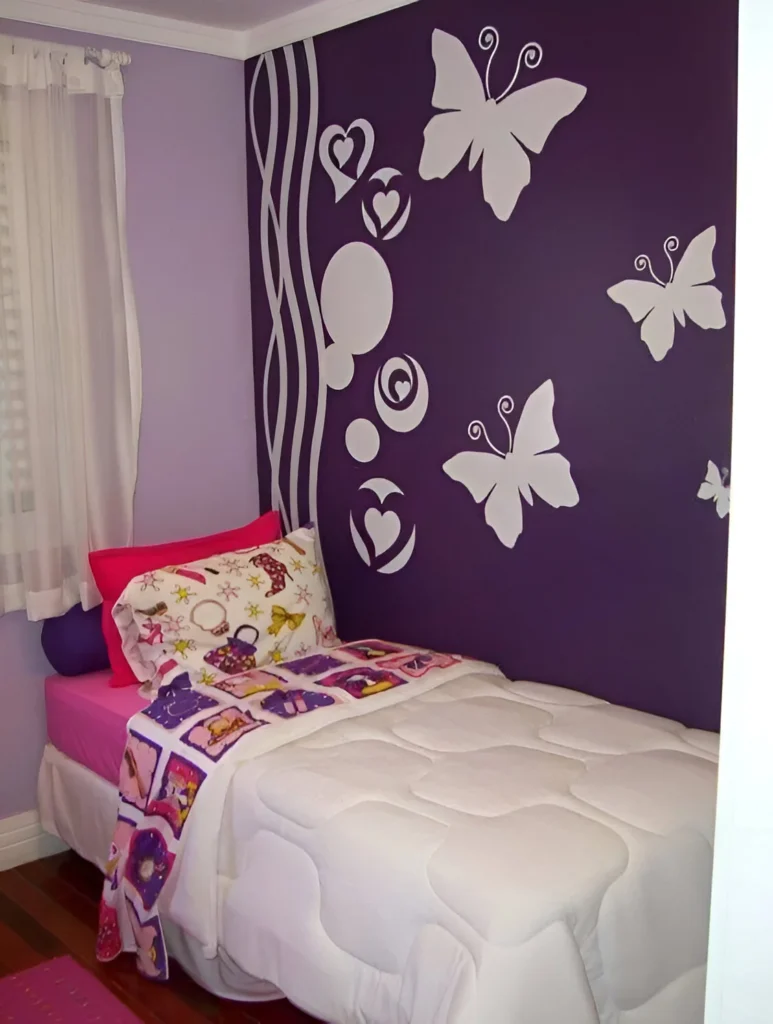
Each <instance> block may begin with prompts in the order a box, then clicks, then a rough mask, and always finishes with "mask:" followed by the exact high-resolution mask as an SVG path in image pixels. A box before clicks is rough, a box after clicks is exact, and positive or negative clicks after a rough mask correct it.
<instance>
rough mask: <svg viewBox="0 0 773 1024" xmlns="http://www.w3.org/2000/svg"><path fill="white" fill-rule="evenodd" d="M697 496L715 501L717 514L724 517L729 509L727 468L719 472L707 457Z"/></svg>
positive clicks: (721, 517)
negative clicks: (704, 474) (707, 460)
mask: <svg viewBox="0 0 773 1024" xmlns="http://www.w3.org/2000/svg"><path fill="white" fill-rule="evenodd" d="M698 497H699V498H703V500H704V501H713V502H715V503H716V508H717V515H718V516H719V518H720V519H724V518H725V516H726V515H727V513H728V512H729V511H730V485H729V484H728V483H727V470H726V469H723V470H722V472H721V473H720V472H719V468H718V466H717V464H716V463H715V462H712V461H711V459H709V464H708V466H707V467H706V479H705V480H704V481H703V483H702V484H701V485H700V487H699V488H698Z"/></svg>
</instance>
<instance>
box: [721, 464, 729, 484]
mask: <svg viewBox="0 0 773 1024" xmlns="http://www.w3.org/2000/svg"><path fill="white" fill-rule="evenodd" d="M729 476H730V470H729V469H727V467H726V466H723V467H722V486H723V487H727V478H728V477H729Z"/></svg>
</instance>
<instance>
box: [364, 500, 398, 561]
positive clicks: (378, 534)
mask: <svg viewBox="0 0 773 1024" xmlns="http://www.w3.org/2000/svg"><path fill="white" fill-rule="evenodd" d="M365 530H366V531H367V533H368V536H369V537H370V539H371V540H372V541H373V547H374V548H375V551H376V555H377V556H378V555H382V554H383V553H384V552H385V551H388V550H389V549H390V548H391V547H392V545H393V544H394V542H395V541H396V540H397V538H398V537H399V536H400V517H399V516H398V514H397V513H396V512H392V511H391V510H390V511H388V512H379V510H378V509H377V508H369V509H368V511H367V512H366V513H365Z"/></svg>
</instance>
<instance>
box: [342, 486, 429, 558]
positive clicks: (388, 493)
mask: <svg viewBox="0 0 773 1024" xmlns="http://www.w3.org/2000/svg"><path fill="white" fill-rule="evenodd" d="M359 490H360V491H361V492H362V499H363V500H362V502H361V503H360V507H359V509H355V510H352V511H350V512H349V531H350V533H351V535H352V541H353V543H354V547H355V550H356V551H357V554H358V555H359V556H360V558H361V559H362V560H363V562H364V563H365V565H367V566H370V567H371V568H373V569H375V570H376V572H379V573H382V574H384V575H391V574H393V573H396V572H399V571H400V570H401V569H404V568H405V566H406V565H407V564H408V562H409V561H410V560H411V556H412V555H413V551H414V548H415V546H416V527H415V526H414V527H411V526H410V525H408V524H406V523H405V521H404V519H403V518H401V516H400V515H399V514H398V513H397V512H396V511H395V510H394V509H392V508H384V506H385V504H387V502H389V503H390V504H391V499H393V498H400V497H403V491H402V490H401V489H400V488H399V487H398V486H397V484H395V483H393V482H392V481H391V480H386V479H384V478H383V477H373V478H372V479H370V480H366V481H365V483H364V484H361V485H360V488H359ZM373 495H375V497H376V499H377V501H378V504H377V505H374V504H373ZM363 505H364V514H363ZM358 523H359V524H360V525H359V526H358V525H357V524H358Z"/></svg>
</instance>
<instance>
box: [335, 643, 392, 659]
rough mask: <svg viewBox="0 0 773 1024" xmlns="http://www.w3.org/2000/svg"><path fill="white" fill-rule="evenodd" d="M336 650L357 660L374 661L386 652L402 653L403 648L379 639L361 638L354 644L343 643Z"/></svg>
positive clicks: (382, 656) (384, 655)
mask: <svg viewBox="0 0 773 1024" xmlns="http://www.w3.org/2000/svg"><path fill="white" fill-rule="evenodd" d="M337 652H338V653H339V654H348V655H351V656H352V657H353V658H356V659H357V660H358V661H375V659H376V658H384V657H386V656H387V655H388V654H403V653H404V652H405V648H404V647H399V646H397V645H396V644H387V643H383V642H382V641H381V640H361V641H360V642H359V643H356V644H344V645H343V646H342V647H338V648H337Z"/></svg>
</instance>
